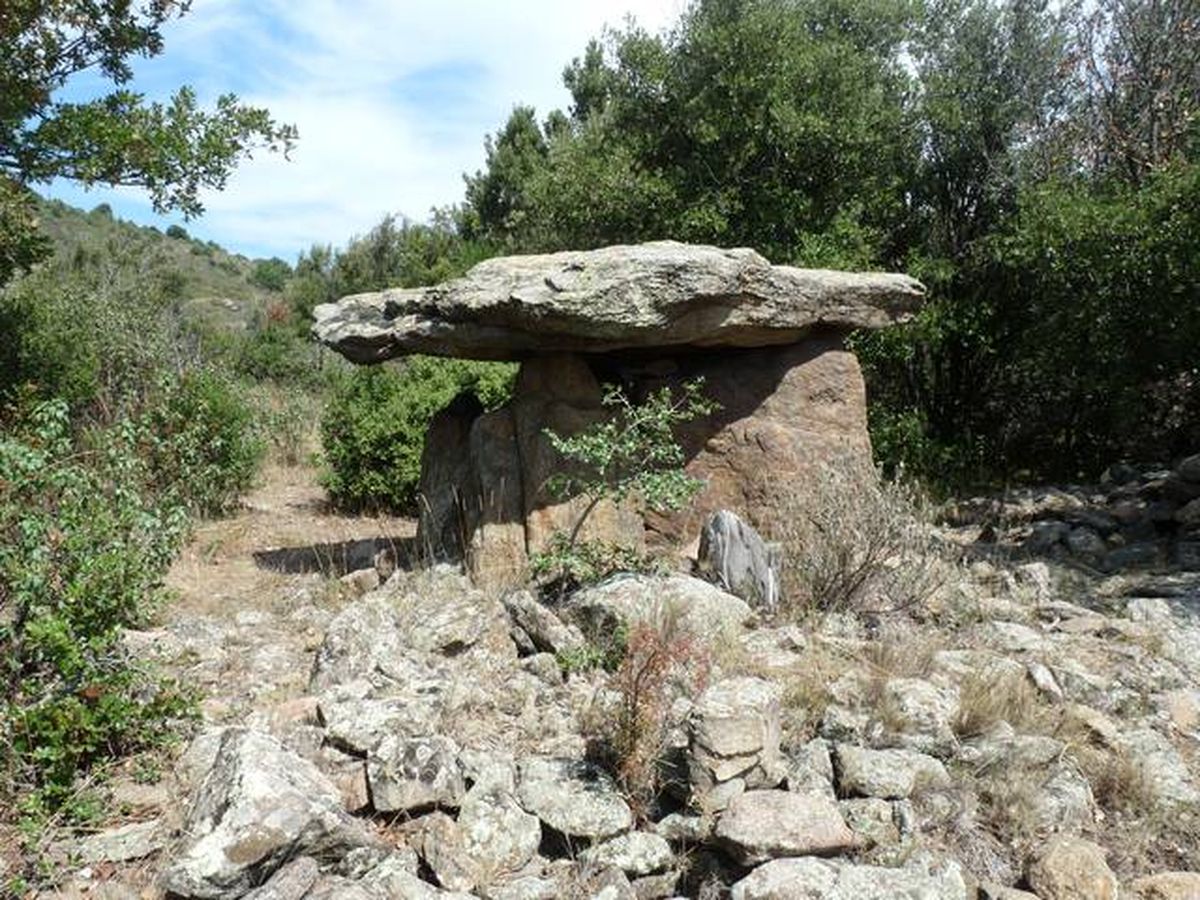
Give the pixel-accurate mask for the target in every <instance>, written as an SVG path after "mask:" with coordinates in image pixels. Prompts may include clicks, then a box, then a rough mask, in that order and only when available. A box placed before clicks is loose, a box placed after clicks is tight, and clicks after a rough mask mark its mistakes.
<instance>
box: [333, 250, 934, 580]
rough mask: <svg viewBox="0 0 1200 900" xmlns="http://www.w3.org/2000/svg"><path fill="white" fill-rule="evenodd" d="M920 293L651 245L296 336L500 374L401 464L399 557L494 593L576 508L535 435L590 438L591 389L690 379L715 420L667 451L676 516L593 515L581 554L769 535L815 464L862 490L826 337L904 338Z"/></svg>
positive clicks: (860, 445)
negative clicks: (412, 507)
mask: <svg viewBox="0 0 1200 900" xmlns="http://www.w3.org/2000/svg"><path fill="white" fill-rule="evenodd" d="M923 294H924V290H923V288H922V286H921V284H920V283H919V282H917V281H915V280H914V279H912V278H909V277H908V276H906V275H900V274H894V273H854V272H834V271H826V270H815V269H798V268H793V267H791V266H776V265H771V264H770V263H769V262H768V261H767V260H766V259H764V258H763V257H762V256H761V255H759V254H758V253H756V252H755V251H753V250H749V249H732V250H729V249H721V248H718V247H708V246H698V245H692V244H681V243H677V242H674V241H656V242H653V243H646V244H639V245H636V246H614V247H605V248H603V249H599V250H591V251H578V252H576V251H570V252H564V253H552V254H542V255H528V256H508V257H499V258H496V259H490V260H487V261H485V262H482V263H480V264H478V265H477V266H475V267H474V268H473V269H471V270H470V271H469V272H468V273H467V274H466V275H465V276H463V277H462V278H457V279H454V280H452V281H448V282H445V283H443V284H439V285H435V286H432V287H424V288H412V289H393V290H385V291H380V292H378V293H370V294H356V295H353V296H350V297H346V298H344V299H342V300H341V301H339V302H337V303H331V304H325V305H322V306H318V307H317V308H316V310H315V311H314V315H315V319H316V321H315V324H314V326H313V331H314V333H315V335H316V336H317V338H318V339H319V340H321V341H322V342H323V343H325V344H327V345H329V346H330V347H332V348H334V349H335V350H337V351H338V352H339V353H341V354H342V355H343V356H345V357H346V358H348V359H350V360H352V361H354V362H357V363H379V362H383V361H385V360H388V359H392V358H395V357H401V356H405V355H407V354H413V353H425V354H433V355H437V356H449V357H458V358H465V359H480V360H511V361H517V362H519V363H520V370H519V372H518V375H517V381H516V387H515V390H514V393H513V397H512V399H511V400H510V401H509V402H508V403H507V404H506V405H505V406H503V407H501V408H499V409H496V410H492V411H484V410H483V409H482V408H481V407H480V405H479V404H478V403H477V402H474V401H473V398H469V397H460V398H457V399H456V400H455V401H454V402H453V403H451V404H450V406H448V407H447V408H446V409H444V410H443V411H442V412H440V413H439V414H438V415H437V416H435V417H434V419H433V421H432V423H431V424H430V427H429V432H428V435H427V440H426V445H425V452H424V457H423V459H422V465H421V482H420V492H421V515H420V524H419V527H418V543H419V545H420V546H422V547H423V548H424V549H426V550H427V551H428V552H430V553H431V554H433V555H434V556H435V557H437V558H443V559H453V560H463V561H465V562H466V564H467V567H468V569H469V570H470V572H471V573H472V575H473V577H474V578H475V580H476V581H477V582H479V583H481V584H485V585H488V586H504V585H506V584H511V583H515V582H517V581H518V580H520V579H521V578H522V577H523V575H524V573H525V571H526V567H527V563H528V560H529V555H530V554H532V553H536V552H538V551H541V550H543V549H545V548H546V547H547V545H548V543H549V542H550V540H551V538H552V536H553V535H554V533H555V532H556V531H559V530H570V529H571V528H572V527H573V526H574V525H575V523H576V521H577V520H578V518H579V516H580V515H581V513H582V512H583V509H584V507H585V506H586V505H587V500H586V499H584V498H574V499H568V500H561V499H558V498H556V497H555V496H554V495H553V494H552V493H551V492H550V491H549V490H548V488H547V480H548V479H549V477H550V476H551V474H553V472H554V471H555V469H556V467H557V466H558V465H559V463H560V460H559V459H558V456H557V453H556V451H555V450H554V448H553V446H552V445H551V443H550V441H549V440H548V438H547V437H546V434H545V431H546V429H553V430H554V431H555V432H557V433H559V434H570V433H574V432H576V431H579V430H581V429H584V428H587V427H588V426H589V425H592V424H593V423H595V422H598V421H601V420H603V418H604V417H605V416H606V415H607V414H608V412H607V410H606V408H605V407H604V406H603V405H602V404H601V398H602V395H603V390H602V387H601V385H602V384H604V383H613V382H616V383H619V384H620V385H621V386H622V387H623V388H624V389H625V390H626V392H627V393H628V394H629V395H630V396H632V397H633V398H634V399H635V400H636V399H638V398H640V397H643V396H645V395H646V394H647V393H648V392H650V391H654V390H657V389H659V388H661V387H664V386H679V385H682V384H684V383H685V382H688V381H690V380H692V379H694V378H697V377H703V379H704V393H705V395H706V396H707V397H708V398H709V399H711V400H715V401H716V402H717V403H718V404H719V408H718V409H717V411H716V412H714V413H712V414H711V415H709V416H707V417H705V418H703V419H699V420H694V421H692V422H689V423H687V424H686V425H685V426H683V427H682V428H681V429H680V431H679V433H678V437H679V440H680V443H681V445H682V446H683V448H684V450H685V454H686V458H687V460H688V462H687V469H688V472H689V473H690V474H692V475H693V476H695V477H698V478H701V479H703V480H704V481H705V484H706V486H705V488H704V489H703V491H702V492H701V493H700V494H699V495H698V496H697V498H696V499H695V501H694V502H693V503H692V504H691V505H689V506H688V508H687V509H685V510H682V511H680V512H676V513H669V514H653V513H647V514H645V515H644V516H643V515H639V514H638V512H637V511H636V509H635V508H634V507H633V506H631V505H624V506H616V505H614V504H611V503H608V502H604V503H601V504H600V505H599V506H597V507H596V508H595V509H594V510H592V512H591V513H590V515H588V517H587V519H586V522H585V525H584V527H583V529H582V531H581V537H583V538H588V539H599V540H607V541H612V542H614V543H621V544H625V545H627V546H632V547H635V548H639V549H640V548H642V547H644V546H645V545H646V544H647V543H649V544H651V545H654V546H657V547H664V546H674V547H683V546H684V545H687V544H689V543H691V542H693V541H695V540H696V538H697V536H698V534H699V531H700V527H701V524H702V523H703V522H704V520H705V519H706V517H707V516H708V514H709V513H711V512H713V511H714V510H717V509H729V510H733V511H735V512H737V513H738V514H739V515H741V516H743V517H744V518H745V519H746V520H747V521H749V522H750V523H751V524H753V525H754V526H755V527H758V528H760V529H765V530H767V531H770V530H772V529H771V526H772V525H774V524H777V523H776V517H777V516H778V515H781V514H783V511H784V510H786V511H787V513H788V514H795V513H796V512H798V510H796V509H795V504H796V502H797V499H796V498H797V497H798V496H799V497H802V496H803V486H804V484H805V483H806V482H811V480H812V479H814V478H817V477H819V473H820V472H821V468H822V466H824V465H827V464H830V463H831V462H834V461H836V462H837V464H838V465H842V466H847V465H848V466H852V467H854V468H856V469H858V470H859V471H861V472H862V473H863V474H862V477H872V475H871V473H872V471H873V470H872V468H871V465H870V459H871V448H870V440H869V438H868V436H867V417H866V396H865V389H864V385H863V379H862V373H861V371H860V369H859V366H858V362H857V360H856V359H855V357H854V355H853V353H851V352H850V351H849V350H848V349H847V347H846V341H845V339H846V336H847V335H848V334H849V333H850V332H851V331H854V330H856V329H863V328H880V327H884V326H887V325H891V324H894V323H897V322H901V321H904V320H905V319H907V318H908V317H910V316H911V315H912V314H913V312H915V310H916V309H917V308H918V306H919V304H920V302H921V299H922V297H923Z"/></svg>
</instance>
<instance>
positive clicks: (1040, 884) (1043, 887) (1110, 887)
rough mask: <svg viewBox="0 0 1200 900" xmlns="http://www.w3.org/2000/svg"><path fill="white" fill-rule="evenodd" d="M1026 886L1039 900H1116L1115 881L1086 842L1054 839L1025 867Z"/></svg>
mask: <svg viewBox="0 0 1200 900" xmlns="http://www.w3.org/2000/svg"><path fill="white" fill-rule="evenodd" d="M1026 877H1027V878H1028V880H1029V886H1030V887H1031V888H1033V891H1034V893H1036V894H1037V895H1038V897H1040V898H1041V900H1117V896H1118V886H1117V877H1116V876H1115V875H1114V874H1113V873H1112V870H1111V869H1109V867H1108V863H1106V862H1105V861H1104V851H1103V850H1102V849H1101V848H1100V847H1097V846H1096V845H1095V844H1093V843H1091V842H1090V841H1085V840H1082V839H1080V838H1072V837H1057V838H1054V839H1053V840H1051V841H1050V843H1049V844H1047V845H1046V846H1045V847H1044V848H1043V849H1042V851H1041V852H1040V853H1039V854H1038V855H1037V856H1036V857H1035V858H1034V859H1033V861H1032V862H1031V863H1030V864H1029V867H1028V871H1027V872H1026Z"/></svg>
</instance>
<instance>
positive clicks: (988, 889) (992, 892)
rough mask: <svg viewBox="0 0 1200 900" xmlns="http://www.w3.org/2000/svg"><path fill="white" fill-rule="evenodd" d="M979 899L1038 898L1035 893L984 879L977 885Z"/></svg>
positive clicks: (1027, 899) (1012, 899) (1017, 899)
mask: <svg viewBox="0 0 1200 900" xmlns="http://www.w3.org/2000/svg"><path fill="white" fill-rule="evenodd" d="M979 900H1038V896H1037V894H1031V893H1029V891H1022V890H1018V889H1017V888H1012V887H1005V886H1004V885H1002V884H993V883H992V882H990V881H985V882H984V883H983V884H981V885H980V886H979Z"/></svg>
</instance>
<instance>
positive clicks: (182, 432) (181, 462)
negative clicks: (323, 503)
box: [137, 370, 265, 515]
mask: <svg viewBox="0 0 1200 900" xmlns="http://www.w3.org/2000/svg"><path fill="white" fill-rule="evenodd" d="M240 390H241V389H240V388H239V387H238V386H237V385H236V384H234V383H233V382H231V381H230V380H229V379H227V378H225V377H223V376H221V375H218V374H216V373H213V372H209V371H204V370H199V371H195V372H189V373H186V374H184V375H182V376H180V377H178V378H174V379H168V380H165V381H164V382H163V383H162V385H161V387H160V393H159V395H158V396H157V397H156V402H154V403H151V404H149V405H148V406H147V408H146V411H145V412H144V413H143V414H142V415H141V417H140V418H139V419H138V421H137V432H138V439H139V441H140V442H141V445H142V452H143V454H144V456H145V458H146V459H147V460H148V463H149V468H150V477H151V479H152V482H153V488H154V490H155V491H156V492H158V493H160V494H162V495H165V496H171V497H173V498H175V499H177V500H178V502H179V503H181V504H182V505H183V506H185V507H186V508H187V509H189V510H192V511H194V512H197V513H200V514H202V515H217V514H220V513H223V512H225V511H227V510H228V509H229V507H230V506H231V505H232V504H233V503H235V502H236V501H237V499H238V496H239V495H240V494H241V493H242V492H244V491H245V490H246V489H247V488H248V487H249V486H250V483H251V481H252V479H253V478H254V474H255V472H256V471H257V470H258V465H259V463H260V462H261V461H262V456H263V452H264V450H265V444H264V443H263V441H262V438H261V437H260V435H259V434H258V431H257V429H256V423H255V416H254V410H253V408H252V407H251V406H250V404H249V403H248V402H247V401H246V400H245V399H243V398H242V396H241V395H240Z"/></svg>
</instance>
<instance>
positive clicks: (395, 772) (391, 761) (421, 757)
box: [367, 735, 466, 812]
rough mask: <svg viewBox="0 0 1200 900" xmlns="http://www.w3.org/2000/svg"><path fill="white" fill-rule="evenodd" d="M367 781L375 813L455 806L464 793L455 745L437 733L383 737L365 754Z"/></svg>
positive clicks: (464, 787)
mask: <svg viewBox="0 0 1200 900" xmlns="http://www.w3.org/2000/svg"><path fill="white" fill-rule="evenodd" d="M367 781H368V782H369V784H370V786H371V800H372V802H373V803H374V805H375V809H376V811H378V812H414V811H418V810H423V809H429V808H431V807H434V806H444V807H451V808H457V806H458V804H459V801H460V800H461V799H462V795H463V794H464V793H465V792H466V785H465V784H464V783H463V778H462V772H461V771H460V770H459V767H458V745H457V744H455V743H454V741H452V740H450V738H447V737H441V736H433V737H419V738H406V737H403V736H397V735H389V736H388V737H385V738H384V739H383V740H382V741H381V742H380V743H379V745H378V746H377V747H376V748H375V749H374V750H373V751H372V752H371V753H370V755H369V756H368V757H367Z"/></svg>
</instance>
